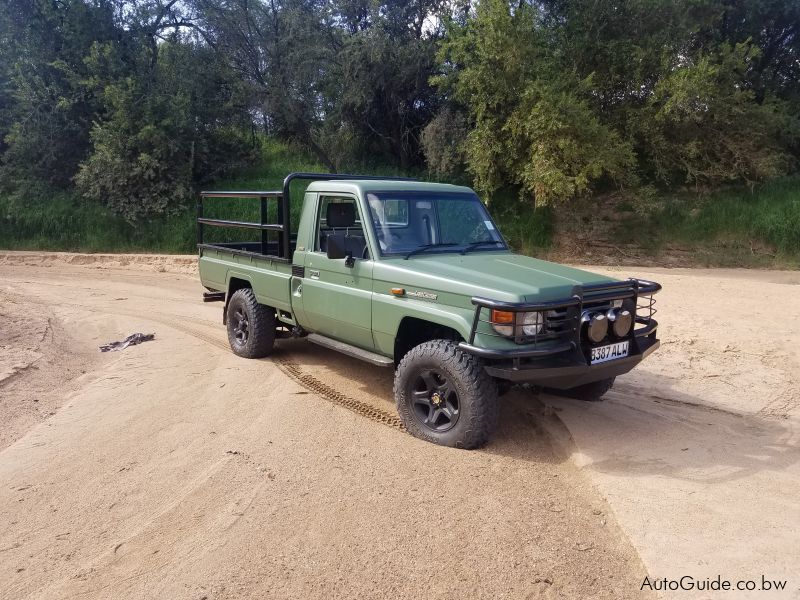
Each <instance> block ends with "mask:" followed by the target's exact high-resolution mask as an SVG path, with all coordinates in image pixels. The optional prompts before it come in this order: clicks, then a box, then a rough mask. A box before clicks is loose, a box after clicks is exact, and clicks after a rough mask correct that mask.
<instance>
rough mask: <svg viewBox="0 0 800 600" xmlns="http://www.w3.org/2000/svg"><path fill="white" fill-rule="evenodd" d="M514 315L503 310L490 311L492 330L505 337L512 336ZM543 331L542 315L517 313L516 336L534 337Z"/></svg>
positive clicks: (537, 313)
mask: <svg viewBox="0 0 800 600" xmlns="http://www.w3.org/2000/svg"><path fill="white" fill-rule="evenodd" d="M513 323H514V313H512V312H509V311H505V310H493V311H492V328H493V329H494V330H495V331H496V332H497V333H499V334H500V335H504V336H506V337H515V335H514V326H513ZM543 329H544V315H543V314H542V313H540V312H521V313H517V336H534V335H536V334H538V333H541V332H542V330H543Z"/></svg>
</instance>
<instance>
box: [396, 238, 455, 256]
mask: <svg viewBox="0 0 800 600" xmlns="http://www.w3.org/2000/svg"><path fill="white" fill-rule="evenodd" d="M458 245H459V244H455V243H452V244H451V243H450V242H447V243H444V244H425V245H424V246H419V247H418V248H414V249H413V250H412V251H411V252H409V253H408V254H406V255H405V257H404V258H405V260H408V259H409V258H410V257H412V256H414V255H415V254H421V253H423V252H427V251H428V250H430V249H431V248H443V247H445V246H458Z"/></svg>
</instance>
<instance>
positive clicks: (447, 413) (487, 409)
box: [394, 340, 497, 449]
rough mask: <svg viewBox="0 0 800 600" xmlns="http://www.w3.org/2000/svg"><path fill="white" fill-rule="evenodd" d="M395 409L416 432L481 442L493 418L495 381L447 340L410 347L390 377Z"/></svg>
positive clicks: (457, 442) (450, 442) (466, 444)
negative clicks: (392, 379)
mask: <svg viewBox="0 0 800 600" xmlns="http://www.w3.org/2000/svg"><path fill="white" fill-rule="evenodd" d="M394 397H395V401H396V402H397V412H398V414H399V415H400V420H401V421H402V422H403V425H405V427H406V429H407V430H408V431H409V432H410V433H411V434H412V435H413V436H415V437H418V438H421V439H423V440H427V441H429V442H433V443H434V444H440V445H442V446H450V447H453V448H464V449H472V448H478V447H480V446H482V445H483V444H485V443H486V442H487V441H488V439H489V436H490V435H491V433H492V431H493V430H494V428H495V426H496V424H497V385H496V384H495V382H494V380H493V379H492V378H491V377H489V375H487V374H486V372H485V371H484V370H483V364H482V362H481V361H480V359H478V358H477V357H475V356H472V355H471V354H467V353H466V352H462V351H461V350H459V349H458V346H457V343H456V342H453V341H450V340H432V341H429V342H424V343H422V344H420V345H419V346H416V347H415V348H413V349H411V350H410V351H409V352H408V353H407V354H406V355H405V356H404V357H403V360H402V361H400V365H399V366H398V367H397V371H396V372H395V377H394Z"/></svg>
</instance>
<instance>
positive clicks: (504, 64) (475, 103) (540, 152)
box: [437, 0, 635, 203]
mask: <svg viewBox="0 0 800 600" xmlns="http://www.w3.org/2000/svg"><path fill="white" fill-rule="evenodd" d="M448 33H449V36H448V38H447V39H446V40H445V41H444V43H443V44H442V51H441V59H442V61H443V63H444V70H445V73H444V74H443V75H442V76H441V77H439V78H438V80H437V81H438V83H439V84H440V86H441V87H442V89H443V90H444V91H445V93H447V94H449V95H450V96H451V97H452V99H453V100H454V101H455V102H457V103H459V104H460V105H462V106H464V107H466V109H467V111H468V114H469V117H470V119H471V120H472V122H473V124H474V126H473V129H472V131H471V132H470V133H469V135H468V136H467V140H466V142H465V148H466V156H467V164H468V168H469V171H470V172H471V173H472V174H473V175H474V177H475V183H476V185H477V186H478V187H479V188H481V189H482V190H483V191H485V192H486V193H491V192H493V191H494V190H496V189H497V188H499V187H501V186H503V185H505V184H508V183H513V184H515V185H517V186H519V187H520V189H521V191H522V193H523V194H526V195H529V196H531V197H532V198H534V199H535V200H536V201H537V202H541V203H548V202H552V201H560V200H565V199H568V198H571V197H573V196H575V195H577V194H581V193H585V192H587V191H589V190H591V189H592V188H593V186H594V185H596V184H597V183H598V182H599V181H601V180H602V179H603V178H609V179H612V180H615V181H617V182H618V183H632V182H633V181H634V180H635V178H634V176H633V174H632V168H633V166H634V155H633V151H632V148H631V147H630V145H629V144H628V143H626V142H625V141H623V140H622V139H621V137H620V136H619V135H618V134H617V132H615V131H614V130H613V129H611V128H609V127H608V126H606V125H604V124H603V123H602V122H601V120H600V119H599V118H598V117H597V115H596V114H595V113H594V112H593V111H592V107H591V105H590V102H589V101H588V98H590V97H591V93H592V89H593V88H592V79H591V77H588V78H585V79H580V78H579V77H578V76H577V75H576V73H574V71H564V69H563V65H562V63H561V61H560V60H559V57H558V55H557V54H555V53H554V52H553V49H552V48H551V47H550V46H549V34H548V32H547V31H546V30H545V29H544V28H543V26H542V23H541V20H540V15H539V14H537V9H536V8H535V7H534V6H531V5H527V4H522V5H520V6H518V7H516V8H515V9H513V10H512V8H511V7H510V6H509V5H508V4H507V3H506V2H505V1H504V0H484V1H482V2H481V3H480V4H479V5H478V7H477V12H476V14H475V16H474V18H471V19H468V20H467V21H466V23H465V24H463V25H460V24H453V25H451V28H450V30H449V32H448Z"/></svg>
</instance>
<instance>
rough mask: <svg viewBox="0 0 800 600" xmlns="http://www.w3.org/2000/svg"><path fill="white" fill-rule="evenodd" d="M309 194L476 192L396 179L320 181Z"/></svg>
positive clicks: (310, 189)
mask: <svg viewBox="0 0 800 600" xmlns="http://www.w3.org/2000/svg"><path fill="white" fill-rule="evenodd" d="M308 191H309V192H350V193H355V194H358V195H364V194H365V193H367V192H450V193H462V194H464V193H467V194H474V193H475V192H474V191H473V190H472V189H470V188H468V187H466V186H463V185H451V184H449V183H431V182H428V181H398V180H396V179H339V180H318V181H313V182H311V184H310V185H309V186H308Z"/></svg>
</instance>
